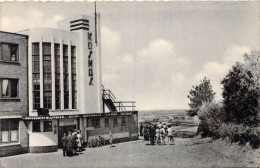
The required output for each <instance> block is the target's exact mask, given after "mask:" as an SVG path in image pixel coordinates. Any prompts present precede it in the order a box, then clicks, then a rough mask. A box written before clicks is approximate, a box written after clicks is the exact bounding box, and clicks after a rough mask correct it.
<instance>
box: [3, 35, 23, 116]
mask: <svg viewBox="0 0 260 168" xmlns="http://www.w3.org/2000/svg"><path fill="white" fill-rule="evenodd" d="M0 42H5V43H14V44H18V45H19V51H18V53H19V56H18V57H19V61H18V62H19V63H7V62H3V61H0V78H17V79H19V90H18V94H19V99H2V98H0V107H1V108H0V116H11V115H26V114H28V91H27V90H28V89H27V63H28V61H27V45H28V43H27V36H24V35H17V34H11V33H5V32H0Z"/></svg>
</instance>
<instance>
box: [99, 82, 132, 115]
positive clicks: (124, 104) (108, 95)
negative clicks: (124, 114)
mask: <svg viewBox="0 0 260 168" xmlns="http://www.w3.org/2000/svg"><path fill="white" fill-rule="evenodd" d="M102 91H103V101H104V100H105V99H110V100H111V101H112V102H113V103H114V106H115V107H116V109H117V111H135V107H136V106H135V103H136V102H135V101H118V100H117V99H116V97H115V95H114V94H113V93H112V92H111V90H109V89H105V87H104V86H103V85H102Z"/></svg>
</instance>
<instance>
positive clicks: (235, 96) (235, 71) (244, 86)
mask: <svg viewBox="0 0 260 168" xmlns="http://www.w3.org/2000/svg"><path fill="white" fill-rule="evenodd" d="M221 84H223V93H222V96H223V98H224V100H223V106H224V111H225V113H226V115H227V119H228V121H234V122H236V123H244V124H245V125H256V124H258V117H257V113H258V100H259V92H258V90H257V89H256V88H255V83H254V80H253V75H252V73H251V72H250V71H249V70H247V69H246V68H245V66H244V65H243V64H240V63H236V64H235V65H234V66H233V67H232V69H231V70H230V71H229V73H228V74H227V75H226V77H225V78H224V79H223V80H222V81H221Z"/></svg>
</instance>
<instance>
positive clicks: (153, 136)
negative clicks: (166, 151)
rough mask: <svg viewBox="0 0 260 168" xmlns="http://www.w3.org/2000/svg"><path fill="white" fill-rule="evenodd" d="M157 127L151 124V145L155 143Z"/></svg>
mask: <svg viewBox="0 0 260 168" xmlns="http://www.w3.org/2000/svg"><path fill="white" fill-rule="evenodd" d="M155 134H156V132H155V128H154V126H153V125H151V126H150V128H149V135H150V140H151V145H154V138H155Z"/></svg>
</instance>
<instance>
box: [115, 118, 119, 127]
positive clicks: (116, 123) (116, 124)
mask: <svg viewBox="0 0 260 168" xmlns="http://www.w3.org/2000/svg"><path fill="white" fill-rule="evenodd" d="M114 126H118V122H117V117H114Z"/></svg>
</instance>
